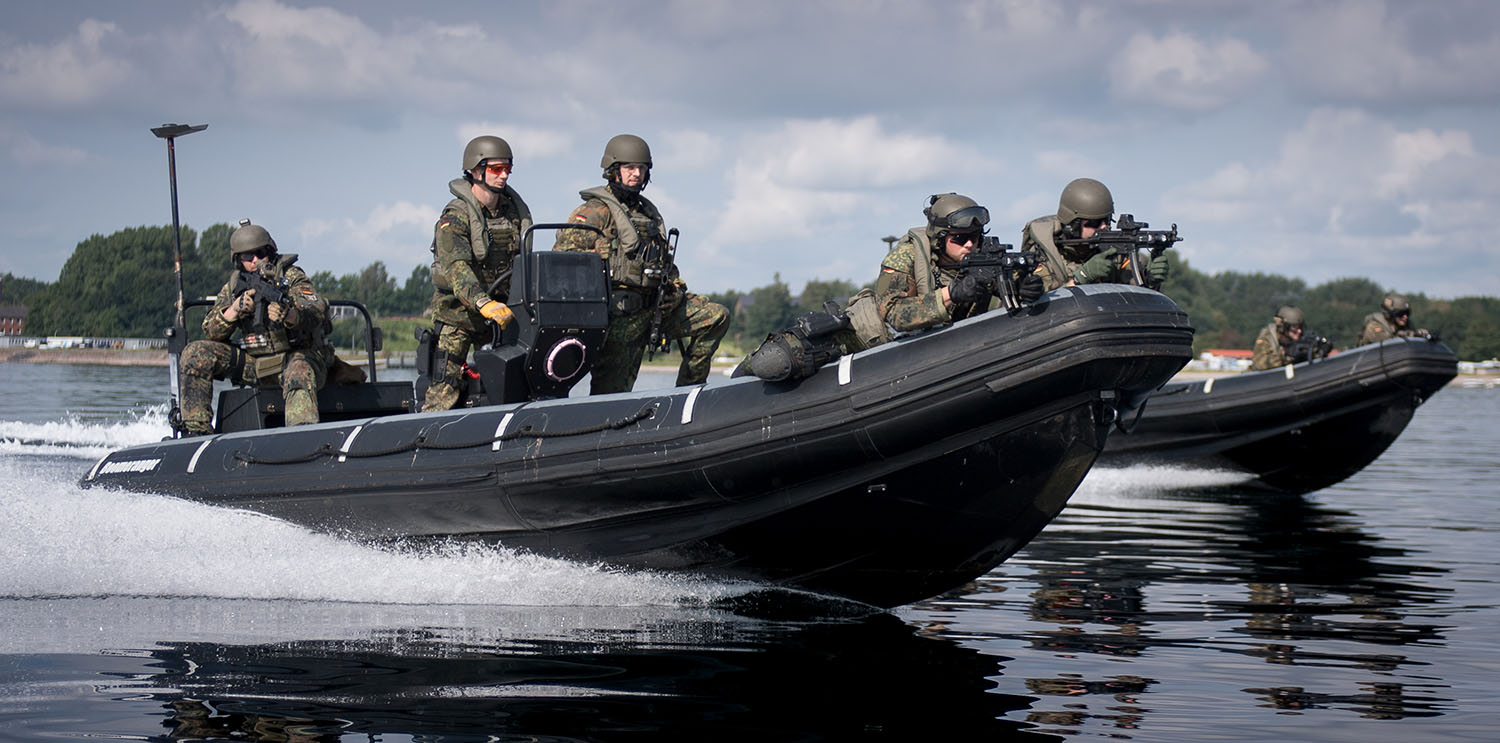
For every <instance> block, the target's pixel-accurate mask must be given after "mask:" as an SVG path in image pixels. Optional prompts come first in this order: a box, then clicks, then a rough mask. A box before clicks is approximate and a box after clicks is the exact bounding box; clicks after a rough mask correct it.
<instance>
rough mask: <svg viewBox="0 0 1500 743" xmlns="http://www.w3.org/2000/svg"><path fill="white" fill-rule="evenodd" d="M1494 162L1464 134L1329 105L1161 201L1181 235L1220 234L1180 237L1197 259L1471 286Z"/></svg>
mask: <svg viewBox="0 0 1500 743" xmlns="http://www.w3.org/2000/svg"><path fill="white" fill-rule="evenodd" d="M1497 169H1500V158H1497V157H1495V156H1492V155H1487V154H1484V153H1481V152H1480V151H1479V150H1478V149H1477V148H1476V147H1475V145H1474V142H1473V139H1472V136H1471V135H1470V134H1469V132H1466V131H1462V130H1452V129H1450V130H1442V131H1437V130H1432V129H1426V128H1423V129H1414V130H1402V129H1399V128H1398V127H1397V126H1395V125H1394V124H1391V123H1389V122H1387V121H1385V120H1382V119H1380V118H1377V117H1376V116H1373V115H1371V114H1369V113H1367V112H1364V111H1360V110H1355V109H1333V108H1327V109H1319V110H1317V111H1314V112H1312V113H1311V114H1310V115H1309V116H1308V118H1307V119H1306V120H1305V121H1304V123H1303V125H1302V126H1301V127H1300V128H1299V129H1297V130H1294V131H1292V132H1289V133H1287V134H1286V135H1285V136H1284V137H1283V139H1282V142H1281V145H1280V151H1279V152H1278V154H1277V156H1276V157H1274V158H1272V159H1270V160H1268V161H1267V162H1265V163H1263V164H1259V165H1254V164H1246V163H1244V162H1235V163H1231V164H1228V165H1226V166H1224V167H1221V168H1220V169H1219V170H1217V171H1216V172H1214V173H1213V174H1212V175H1210V176H1208V177H1207V178H1204V179H1201V180H1199V181H1197V182H1193V183H1188V184H1186V185H1183V186H1181V187H1178V188H1175V189H1172V190H1169V191H1168V192H1167V193H1166V194H1165V195H1164V196H1163V199H1162V202H1163V205H1164V206H1163V208H1164V211H1165V212H1166V213H1169V214H1175V215H1180V220H1181V221H1182V222H1184V223H1185V226H1184V231H1185V233H1187V234H1192V233H1191V232H1189V228H1188V227H1187V225H1188V224H1192V225H1196V229H1197V230H1198V234H1206V235H1215V234H1217V235H1220V236H1221V237H1220V238H1218V239H1217V240H1212V239H1211V240H1210V241H1190V242H1184V243H1183V250H1184V252H1185V254H1187V255H1188V256H1189V257H1190V258H1192V259H1193V260H1195V261H1198V260H1199V259H1200V258H1201V259H1202V263H1201V264H1200V265H1199V267H1200V268H1205V269H1207V270H1218V269H1220V268H1233V269H1238V270H1245V269H1247V268H1249V266H1247V262H1248V263H1250V264H1254V265H1255V266H1256V267H1257V268H1256V270H1271V271H1277V272H1281V273H1286V272H1288V269H1289V267H1294V268H1293V269H1292V270H1291V272H1293V273H1298V274H1300V275H1303V276H1306V277H1309V278H1310V280H1313V281H1319V280H1326V279H1329V278H1334V277H1337V276H1344V275H1351V274H1358V275H1365V274H1367V273H1373V274H1374V276H1375V277H1376V278H1377V279H1382V278H1383V279H1384V280H1386V281H1387V282H1391V283H1396V282H1399V281H1400V280H1402V279H1405V280H1406V281H1408V282H1410V281H1413V280H1415V279H1416V277H1418V276H1424V277H1425V278H1426V281H1427V283H1426V286H1428V287H1430V289H1429V290H1439V291H1441V290H1447V291H1449V292H1452V293H1461V292H1465V291H1468V292H1473V291H1474V289H1473V286H1474V284H1473V282H1474V281H1476V279H1475V277H1473V276H1466V275H1465V272H1466V268H1465V267H1466V266H1472V265H1489V264H1490V263H1491V262H1492V260H1493V259H1492V258H1491V257H1488V256H1485V255H1484V252H1485V251H1486V250H1487V246H1488V244H1489V239H1488V235H1489V233H1490V232H1491V231H1492V223H1493V216H1492V215H1493V211H1494V210H1493V204H1495V203H1497V202H1500V184H1497V183H1496V182H1495V179H1494V177H1493V173H1494V172H1495V171H1496V170H1497ZM1225 228H1227V229H1229V230H1233V233H1228V234H1230V235H1231V236H1230V237H1227V238H1226V237H1223V236H1224V235H1226V231H1225ZM1228 245H1237V246H1239V248H1238V249H1237V250H1236V251H1234V252H1235V253H1236V254H1234V255H1230V254H1228V253H1227V252H1224V251H1223V250H1222V249H1223V248H1224V247H1225V246H1228ZM1246 248H1248V249H1249V252H1246V251H1245V249H1246ZM1216 251H1217V252H1216ZM1418 251H1420V252H1418ZM1419 254H1420V255H1421V256H1422V260H1421V261H1413V257H1414V256H1416V255H1419ZM1466 282H1467V283H1466Z"/></svg>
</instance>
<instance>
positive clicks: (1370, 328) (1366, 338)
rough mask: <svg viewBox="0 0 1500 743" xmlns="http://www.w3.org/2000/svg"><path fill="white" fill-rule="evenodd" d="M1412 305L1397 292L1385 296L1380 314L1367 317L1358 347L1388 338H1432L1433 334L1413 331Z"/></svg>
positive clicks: (1423, 330) (1374, 313) (1419, 329)
mask: <svg viewBox="0 0 1500 743" xmlns="http://www.w3.org/2000/svg"><path fill="white" fill-rule="evenodd" d="M1410 324H1411V303H1410V302H1408V301H1406V297H1403V296H1401V295H1400V294H1397V293H1395V292H1391V293H1389V294H1387V295H1385V299H1384V300H1382V301H1381V303H1380V311H1379V312H1371V313H1370V314H1368V315H1365V328H1364V330H1362V331H1360V333H1359V342H1358V343H1356V344H1354V345H1356V346H1363V345H1365V344H1367V343H1379V342H1380V341H1383V340H1385V339H1387V338H1431V337H1432V333H1429V332H1427V330H1425V329H1422V328H1417V329H1412V328H1410V327H1408V325H1410Z"/></svg>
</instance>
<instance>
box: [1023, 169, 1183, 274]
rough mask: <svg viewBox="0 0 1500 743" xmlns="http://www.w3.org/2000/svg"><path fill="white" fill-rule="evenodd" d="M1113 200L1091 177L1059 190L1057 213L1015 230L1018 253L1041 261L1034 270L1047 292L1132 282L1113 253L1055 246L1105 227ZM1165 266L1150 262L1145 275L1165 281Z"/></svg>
mask: <svg viewBox="0 0 1500 743" xmlns="http://www.w3.org/2000/svg"><path fill="white" fill-rule="evenodd" d="M1114 213H1115V199H1114V197H1113V196H1112V195H1110V193H1109V189H1108V188H1106V187H1105V186H1104V184H1103V183H1100V182H1099V181H1096V180H1094V179H1092V178H1078V179H1075V180H1073V181H1072V182H1070V183H1069V184H1068V185H1067V186H1066V187H1064V188H1063V192H1062V197H1061V198H1059V199H1058V202H1057V214H1056V215H1048V216H1045V217H1037V218H1036V219H1033V220H1031V221H1030V222H1027V223H1026V226H1025V227H1023V228H1021V249H1022V250H1038V251H1040V252H1041V253H1042V256H1043V260H1042V264H1041V265H1040V266H1037V269H1036V272H1037V274H1038V275H1040V276H1041V277H1042V281H1043V285H1044V287H1045V288H1046V290H1047V291H1052V290H1053V289H1056V288H1058V287H1063V286H1074V285H1077V284H1100V283H1110V284H1135V283H1137V282H1136V281H1135V276H1134V272H1133V271H1131V270H1130V267H1129V266H1128V265H1124V266H1122V265H1118V264H1119V262H1118V261H1117V260H1116V256H1117V255H1118V253H1117V252H1116V250H1115V249H1114V248H1107V249H1105V250H1103V251H1101V252H1098V253H1094V252H1092V250H1093V249H1092V248H1089V247H1087V246H1082V247H1074V246H1059V245H1057V243H1056V242H1055V241H1056V240H1058V239H1060V238H1074V239H1077V238H1085V239H1086V238H1090V237H1093V236H1094V233H1096V232H1098V231H1099V230H1107V229H1109V225H1110V223H1111V222H1113V221H1114ZM1170 270H1171V267H1170V266H1169V265H1168V263H1167V257H1166V256H1165V255H1159V256H1157V257H1156V258H1154V259H1152V260H1151V262H1150V263H1149V264H1147V266H1146V276H1147V277H1149V279H1150V282H1151V283H1152V284H1153V285H1154V286H1161V284H1162V282H1163V281H1166V279H1167V275H1168V273H1169V272H1170Z"/></svg>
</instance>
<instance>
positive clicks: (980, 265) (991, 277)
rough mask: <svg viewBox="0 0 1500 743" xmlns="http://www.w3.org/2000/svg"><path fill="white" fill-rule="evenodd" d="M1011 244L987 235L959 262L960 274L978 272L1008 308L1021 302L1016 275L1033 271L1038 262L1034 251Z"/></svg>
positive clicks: (985, 283) (1011, 308)
mask: <svg viewBox="0 0 1500 743" xmlns="http://www.w3.org/2000/svg"><path fill="white" fill-rule="evenodd" d="M1014 247H1015V246H1013V245H1010V244H1008V243H1002V242H1000V238H998V237H995V236H993V235H986V236H985V238H984V239H983V240H980V241H979V246H978V247H977V248H975V250H974V252H972V253H970V254H968V255H966V256H964V259H963V260H962V261H959V263H958V266H959V271H960V275H969V274H972V275H974V276H977V277H978V278H979V282H980V283H981V284H984V285H985V286H986V287H989V290H990V293H991V294H994V295H995V296H997V297H999V298H1000V302H1001V304H1002V305H1004V307H1005V308H1006V309H1008V310H1013V309H1015V308H1017V307H1020V306H1021V300H1020V298H1019V297H1018V292H1017V283H1018V282H1017V280H1016V277H1017V276H1025V275H1028V274H1030V273H1032V272H1033V271H1035V270H1036V267H1037V265H1038V263H1039V257H1038V256H1037V254H1036V252H1035V251H1030V250H1026V251H1021V250H1013V249H1012V248H1014Z"/></svg>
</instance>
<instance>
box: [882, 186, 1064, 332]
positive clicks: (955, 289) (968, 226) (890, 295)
mask: <svg viewBox="0 0 1500 743" xmlns="http://www.w3.org/2000/svg"><path fill="white" fill-rule="evenodd" d="M922 213H923V214H924V215H926V217H927V225H926V226H925V227H913V228H911V229H910V230H907V232H906V235H905V236H904V237H902V238H901V239H900V240H898V241H897V242H896V244H895V245H893V246H891V250H890V252H889V253H888V254H887V255H886V257H885V260H883V261H881V262H880V275H879V277H877V278H876V280H875V301H876V308H877V312H878V314H879V316H880V317H882V318H884V319H885V322H886V324H888V325H890V326H891V327H892V328H894V329H896V330H898V331H905V332H910V331H914V330H922V329H924V328H930V327H934V326H937V325H945V324H947V323H950V322H955V321H957V320H962V319H964V318H966V317H970V316H973V315H978V314H979V313H981V312H985V311H987V310H989V309H991V308H992V307H994V306H997V305H998V300H997V299H996V297H994V295H993V293H992V292H991V290H990V287H987V286H983V285H982V284H981V283H980V280H979V277H977V276H974V275H960V269H959V265H958V264H959V261H962V260H963V259H964V257H965V256H967V255H968V254H970V253H972V252H973V251H974V250H975V249H976V248H978V247H979V242H980V240H982V239H983V238H984V226H985V225H986V224H989V221H990V212H989V210H988V209H985V208H984V207H982V206H980V205H979V204H978V203H976V202H975V201H974V200H973V199H971V198H969V197H967V196H961V195H959V194H956V193H947V194H934V195H933V196H931V197H929V198H928V205H927V208H926V209H923V210H922ZM1018 291H1019V294H1020V300H1021V301H1022V302H1023V303H1029V302H1033V301H1035V300H1036V298H1037V297H1039V296H1041V293H1042V292H1041V284H1040V282H1039V281H1037V280H1035V279H1031V278H1030V277H1027V279H1026V280H1023V281H1022V282H1021V285H1020V287H1018ZM853 350H857V349H853Z"/></svg>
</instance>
